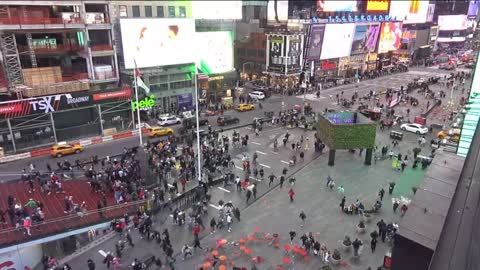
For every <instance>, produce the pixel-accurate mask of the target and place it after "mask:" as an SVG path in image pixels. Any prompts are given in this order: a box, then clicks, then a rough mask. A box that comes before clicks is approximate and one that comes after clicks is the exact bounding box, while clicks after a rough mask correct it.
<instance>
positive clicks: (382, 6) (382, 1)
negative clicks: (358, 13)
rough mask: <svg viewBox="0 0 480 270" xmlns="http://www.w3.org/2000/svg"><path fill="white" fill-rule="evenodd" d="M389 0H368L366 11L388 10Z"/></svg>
mask: <svg viewBox="0 0 480 270" xmlns="http://www.w3.org/2000/svg"><path fill="white" fill-rule="evenodd" d="M389 4H390V0H368V1H367V11H385V12H388V6H389Z"/></svg>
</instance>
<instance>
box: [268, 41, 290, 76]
mask: <svg viewBox="0 0 480 270" xmlns="http://www.w3.org/2000/svg"><path fill="white" fill-rule="evenodd" d="M267 48H268V63H267V67H268V70H269V71H272V72H279V73H284V72H285V57H284V56H285V54H286V53H285V51H286V50H287V37H286V36H284V35H271V36H268V41H267Z"/></svg>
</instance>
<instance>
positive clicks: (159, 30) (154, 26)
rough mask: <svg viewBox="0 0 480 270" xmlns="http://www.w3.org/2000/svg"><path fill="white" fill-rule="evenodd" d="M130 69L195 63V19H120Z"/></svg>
mask: <svg viewBox="0 0 480 270" xmlns="http://www.w3.org/2000/svg"><path fill="white" fill-rule="evenodd" d="M120 27H121V32H122V44H123V45H122V46H123V57H124V63H125V68H126V69H133V68H134V67H135V64H134V62H135V61H136V63H137V66H138V67H139V68H144V67H154V66H167V65H178V64H186V63H195V60H196V58H195V52H194V50H193V49H192V47H194V46H197V45H198V44H193V43H192V40H193V39H194V38H195V20H193V19H170V18H169V19H165V18H161V19H147V18H142V19H120Z"/></svg>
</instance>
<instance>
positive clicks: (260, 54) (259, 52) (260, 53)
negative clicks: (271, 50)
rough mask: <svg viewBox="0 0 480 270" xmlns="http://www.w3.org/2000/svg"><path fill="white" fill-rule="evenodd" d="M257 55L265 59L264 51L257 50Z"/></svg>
mask: <svg viewBox="0 0 480 270" xmlns="http://www.w3.org/2000/svg"><path fill="white" fill-rule="evenodd" d="M257 55H258V57H265V51H264V50H258V51H257Z"/></svg>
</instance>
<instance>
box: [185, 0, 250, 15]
mask: <svg viewBox="0 0 480 270" xmlns="http://www.w3.org/2000/svg"><path fill="white" fill-rule="evenodd" d="M190 2H191V3H192V15H193V18H195V19H210V20H239V19H241V18H242V1H237V0H235V1H233V0H232V1H203V0H202V1H190Z"/></svg>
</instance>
